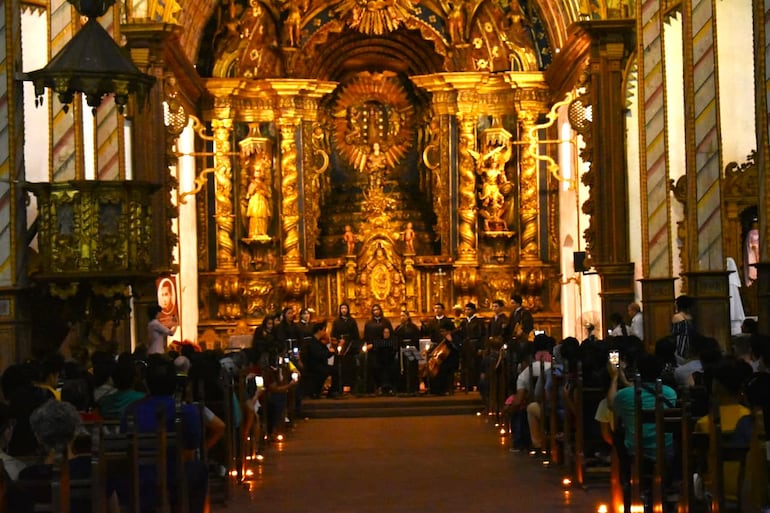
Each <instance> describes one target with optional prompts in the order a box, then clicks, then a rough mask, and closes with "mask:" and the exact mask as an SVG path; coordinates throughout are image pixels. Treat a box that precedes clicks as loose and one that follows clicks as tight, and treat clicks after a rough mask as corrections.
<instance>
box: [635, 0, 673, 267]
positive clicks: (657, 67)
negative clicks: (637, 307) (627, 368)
mask: <svg viewBox="0 0 770 513" xmlns="http://www.w3.org/2000/svg"><path fill="white" fill-rule="evenodd" d="M660 4H661V2H660V0H646V1H643V2H638V3H637V20H638V21H637V23H638V24H637V32H638V34H640V35H641V37H640V38H639V41H638V43H639V49H638V51H637V55H638V56H640V58H638V60H637V63H638V66H639V77H640V78H641V80H640V81H639V83H640V89H639V118H640V119H639V123H640V127H639V148H640V151H639V158H640V169H641V173H642V179H641V180H640V183H641V189H642V190H641V201H642V212H643V215H642V235H643V237H644V239H643V240H644V241H646V245H647V251H644V250H643V251H642V272H643V275H644V276H645V277H650V278H661V277H670V276H671V249H670V247H669V241H670V239H671V233H670V226H671V222H670V211H671V209H670V202H671V200H670V198H671V194H670V193H669V185H668V184H669V182H668V157H667V155H666V148H667V147H668V144H667V134H666V126H667V123H666V92H665V87H664V77H665V60H664V55H663V53H664V50H663V25H662V23H663V20H662V16H661V5H660Z"/></svg>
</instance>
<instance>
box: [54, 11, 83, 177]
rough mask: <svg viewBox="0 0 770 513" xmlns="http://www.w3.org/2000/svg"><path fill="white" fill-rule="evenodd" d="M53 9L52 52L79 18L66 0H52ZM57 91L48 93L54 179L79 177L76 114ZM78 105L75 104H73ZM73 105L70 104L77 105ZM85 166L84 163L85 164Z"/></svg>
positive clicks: (72, 30) (65, 39)
mask: <svg viewBox="0 0 770 513" xmlns="http://www.w3.org/2000/svg"><path fill="white" fill-rule="evenodd" d="M48 12H49V16H50V18H49V34H50V38H51V41H50V43H51V44H50V54H49V58H50V57H53V56H54V55H56V54H57V53H58V52H59V50H61V49H62V48H63V47H64V45H66V44H67V42H68V41H69V40H70V39H72V35H73V33H74V27H75V20H74V18H73V16H72V14H73V7H72V5H71V4H69V3H68V2H66V1H65V0H51V8H50V10H49V11H48ZM55 97H56V95H54V94H52V93H50V92H49V93H48V99H47V100H46V101H48V112H49V113H50V114H49V115H50V116H51V119H50V127H51V149H50V152H51V153H50V156H51V165H50V170H51V181H53V182H63V181H66V180H72V179H74V178H76V177H77V172H76V168H77V167H78V166H77V164H76V162H77V154H76V152H75V148H76V146H77V144H76V140H75V137H76V133H75V116H73V111H72V110H70V112H69V114H68V113H66V112H64V110H63V109H62V107H61V104H60V103H59V101H58V100H57V99H55ZM73 106H74V105H73ZM73 106H70V107H73ZM81 169H82V167H81Z"/></svg>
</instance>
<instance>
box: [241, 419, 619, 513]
mask: <svg viewBox="0 0 770 513" xmlns="http://www.w3.org/2000/svg"><path fill="white" fill-rule="evenodd" d="M266 456H267V458H266V460H265V462H264V463H263V465H262V471H261V474H259V475H258V476H257V478H256V479H255V480H254V481H252V482H250V486H249V489H250V492H249V495H250V500H249V499H247V497H246V492H245V491H243V489H239V490H238V491H236V492H235V494H234V495H235V497H234V498H233V500H232V501H231V503H230V505H229V506H230V507H229V508H228V509H229V510H230V511H243V512H246V511H276V512H281V513H305V512H323V513H367V512H373V513H374V512H376V513H405V512H441V513H498V512H499V513H503V512H505V513H508V512H511V511H514V512H516V513H544V512H549V513H550V512H560V511H563V512H578V511H579V512H581V513H590V512H595V511H596V510H597V506H598V504H599V503H601V502H605V498H606V497H607V496H608V493H607V489H606V488H604V487H602V488H600V489H599V490H596V491H591V492H585V491H582V490H578V491H573V492H571V493H568V494H565V493H564V492H563V491H562V489H561V486H560V475H561V474H560V472H559V471H558V470H555V469H546V468H543V467H542V465H541V464H540V463H538V462H537V461H535V460H533V459H532V458H530V457H528V456H527V455H524V454H513V453H510V452H509V451H508V449H507V446H505V447H504V446H503V444H502V442H501V438H500V437H498V436H496V435H495V433H494V429H493V427H492V426H490V425H488V424H487V420H486V418H484V417H476V416H470V415H455V416H434V417H390V418H357V419H312V420H306V421H302V422H300V424H299V426H298V427H297V429H295V430H294V431H293V432H292V433H290V435H289V438H288V441H287V442H286V443H285V444H276V445H274V446H272V447H270V448H269V450H268V451H267V453H266ZM247 502H248V503H249V504H248V505H247V504H245V503H247Z"/></svg>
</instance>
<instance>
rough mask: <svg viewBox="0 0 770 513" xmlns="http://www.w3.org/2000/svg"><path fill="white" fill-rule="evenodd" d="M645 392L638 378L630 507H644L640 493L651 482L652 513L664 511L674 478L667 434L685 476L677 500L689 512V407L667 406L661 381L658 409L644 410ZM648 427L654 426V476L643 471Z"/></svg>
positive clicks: (635, 394)
mask: <svg viewBox="0 0 770 513" xmlns="http://www.w3.org/2000/svg"><path fill="white" fill-rule="evenodd" d="M642 389H643V387H642V384H641V380H640V378H639V376H638V375H637V376H636V378H635V382H634V408H635V414H634V421H635V426H634V428H635V433H634V434H635V437H634V438H635V439H634V456H633V458H632V472H631V504H632V506H631V507H632V508H633V507H634V505H640V504H642V499H641V492H642V481H643V480H644V481H649V482H650V485H651V486H650V489H651V492H652V509H653V511H656V512H657V511H663V504H664V502H665V501H666V497H665V487H666V482H667V479H669V478H670V477H671V474H670V473H671V469H670V468H667V466H666V443H665V439H666V435H667V434H671V435H672V436H674V439H675V443H674V452H675V456H674V458H675V459H676V455H677V454H678V455H679V457H680V461H681V471H682V475H683V479H682V490H681V493H680V496H679V499H678V503H679V512H680V513H683V512H684V511H689V509H690V507H691V496H692V493H691V491H690V486H691V483H692V471H691V465H690V457H691V433H692V428H693V426H692V423H691V421H690V417H689V405H688V404H687V403H685V404H684V405H683V406H672V405H669V404H666V401H665V399H664V396H663V392H662V390H663V384H662V382H661V380H660V379H658V380H657V381H656V383H655V389H654V394H655V407H654V408H653V409H647V408H644V407H643V404H642ZM645 424H654V425H655V464H654V465H653V467H652V473H651V474H650V473H649V472H647V471H646V469H645V468H644V449H643V443H642V433H643V426H644V425H645ZM669 480H670V479H669Z"/></svg>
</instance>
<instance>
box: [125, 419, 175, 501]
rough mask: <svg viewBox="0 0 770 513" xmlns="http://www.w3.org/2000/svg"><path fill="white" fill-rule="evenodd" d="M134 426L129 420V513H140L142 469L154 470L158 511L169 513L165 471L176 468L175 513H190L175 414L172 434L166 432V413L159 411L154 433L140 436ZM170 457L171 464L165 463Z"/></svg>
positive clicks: (166, 472) (167, 484)
mask: <svg viewBox="0 0 770 513" xmlns="http://www.w3.org/2000/svg"><path fill="white" fill-rule="evenodd" d="M135 427H136V423H135V422H134V421H133V420H132V419H131V416H129V440H130V453H129V454H130V458H131V499H130V501H131V508H132V513H141V479H140V468H141V467H155V468H156V470H157V479H158V483H157V486H158V487H157V493H158V504H157V507H158V511H159V512H160V513H170V511H171V504H170V498H169V493H168V491H169V483H168V469H169V465H175V466H176V476H177V481H176V482H175V483H174V485H175V486H174V487H175V489H176V496H177V511H179V512H180V513H187V512H188V511H189V504H188V489H187V479H186V472H185V466H184V447H183V446H184V443H183V435H182V419H181V415H180V414H179V412H178V411H177V413H176V415H175V419H174V430H173V431H171V432H169V431H167V430H166V412H165V409H164V408H162V407H160V408H159V409H158V411H157V429H156V431H155V432H151V433H141V432H139V431H138V430H137V429H135ZM169 453H173V454H174V461H172V462H169V461H168V455H169Z"/></svg>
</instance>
